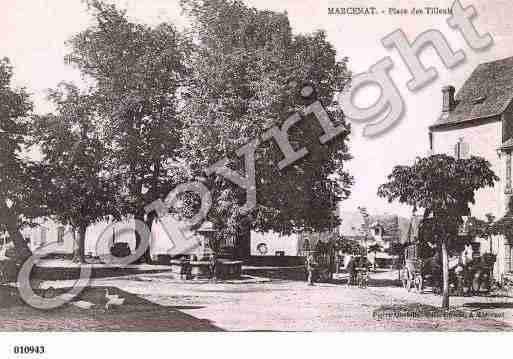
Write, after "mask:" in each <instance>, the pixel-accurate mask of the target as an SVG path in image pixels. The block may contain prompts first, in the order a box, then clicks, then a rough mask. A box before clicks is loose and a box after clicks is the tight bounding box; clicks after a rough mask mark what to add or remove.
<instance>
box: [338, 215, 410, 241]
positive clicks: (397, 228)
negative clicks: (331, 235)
mask: <svg viewBox="0 0 513 359" xmlns="http://www.w3.org/2000/svg"><path fill="white" fill-rule="evenodd" d="M339 215H340V220H341V223H340V227H339V233H340V234H341V235H342V236H344V237H347V238H355V237H358V238H359V237H363V233H362V226H363V224H364V221H363V217H362V215H361V213H360V212H357V211H355V212H349V211H348V212H345V211H342V212H340V213H339ZM368 220H369V228H372V227H374V226H378V225H379V226H380V227H382V228H383V232H384V233H383V237H384V239H387V238H399V240H400V241H402V240H403V237H405V236H406V233H407V230H408V225H409V221H408V220H407V219H406V218H402V217H399V216H397V215H395V214H383V215H370V216H369V218H368Z"/></svg>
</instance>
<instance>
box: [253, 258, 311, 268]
mask: <svg viewBox="0 0 513 359" xmlns="http://www.w3.org/2000/svg"><path fill="white" fill-rule="evenodd" d="M246 264H247V265H250V266H258V267H263V266H268V267H295V266H301V265H304V264H305V257H302V256H301V257H300V256H251V257H249V258H248V260H247V261H246Z"/></svg>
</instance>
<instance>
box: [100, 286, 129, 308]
mask: <svg viewBox="0 0 513 359" xmlns="http://www.w3.org/2000/svg"><path fill="white" fill-rule="evenodd" d="M105 299H107V302H106V303H105V311H107V310H109V308H110V307H111V306H119V305H123V303H124V302H125V298H121V297H120V296H119V295H117V294H110V293H109V289H105Z"/></svg>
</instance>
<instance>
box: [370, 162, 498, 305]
mask: <svg viewBox="0 0 513 359" xmlns="http://www.w3.org/2000/svg"><path fill="white" fill-rule="evenodd" d="M498 180H499V178H498V177H497V176H496V175H495V173H494V172H493V171H492V169H491V166H490V163H489V162H488V161H486V160H485V159H483V158H480V157H475V156H472V157H470V158H468V159H455V158H453V157H451V156H448V155H445V154H437V155H433V156H429V157H424V158H417V160H416V161H415V163H414V164H413V165H412V166H396V167H394V169H393V170H392V173H391V174H390V175H389V176H388V182H386V183H385V184H382V185H381V186H380V187H379V189H378V195H379V196H380V197H383V198H386V199H388V201H390V202H392V201H395V200H397V201H399V202H401V203H404V204H408V205H410V206H412V207H413V209H414V211H415V210H418V209H423V210H424V215H423V216H424V220H423V223H422V228H423V229H422V231H423V232H424V231H425V230H426V228H429V231H428V232H429V235H425V234H424V235H421V236H420V238H421V239H422V240H424V241H429V242H432V243H435V244H437V245H439V246H440V247H441V250H442V252H444V253H443V259H444V300H443V306H444V307H447V306H448V305H449V294H448V269H447V265H448V264H447V244H448V243H449V241H450V240H455V239H457V238H458V229H459V227H460V225H461V224H462V222H463V219H462V217H463V216H470V214H471V213H470V204H474V203H475V192H476V191H477V190H479V189H482V188H485V187H493V185H494V183H495V182H496V181H498Z"/></svg>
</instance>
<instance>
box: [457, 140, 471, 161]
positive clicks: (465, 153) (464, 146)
mask: <svg viewBox="0 0 513 359" xmlns="http://www.w3.org/2000/svg"><path fill="white" fill-rule="evenodd" d="M459 145H460V157H459V158H465V159H466V158H469V157H470V145H469V144H468V143H467V142H460V143H459Z"/></svg>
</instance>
